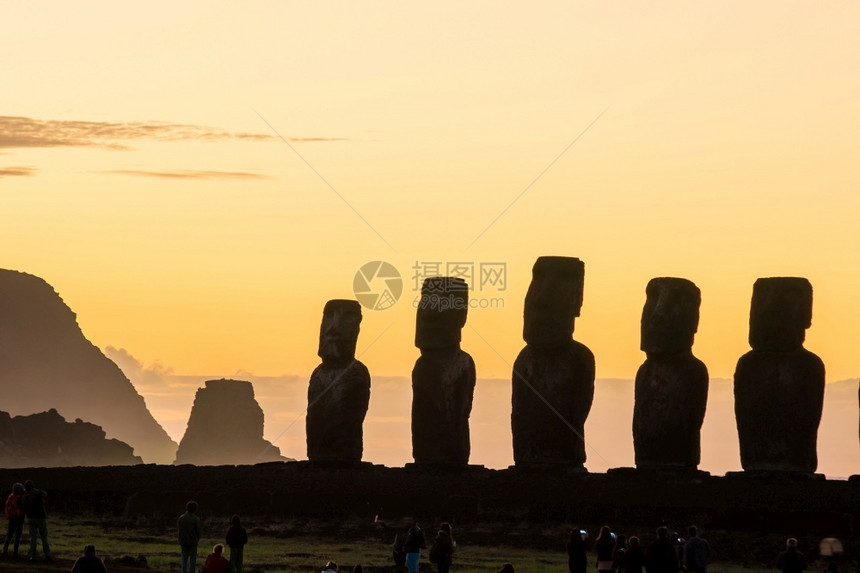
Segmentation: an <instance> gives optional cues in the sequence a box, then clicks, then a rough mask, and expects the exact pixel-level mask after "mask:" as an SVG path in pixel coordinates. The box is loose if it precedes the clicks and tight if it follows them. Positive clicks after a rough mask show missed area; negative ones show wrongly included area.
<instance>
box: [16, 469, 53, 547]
mask: <svg viewBox="0 0 860 573" xmlns="http://www.w3.org/2000/svg"><path fill="white" fill-rule="evenodd" d="M46 497H48V494H47V493H45V492H44V491H43V490H41V489H36V486H35V485H33V481H32V480H27V481H25V482H24V496H23V497H22V498H21V501H22V502H23V503H24V514H25V515H26V516H27V525H28V526H29V528H30V561H34V560H35V559H36V543H37V540H38V539H39V538H41V539H42V552H43V553H44V554H45V561H53V560H54V558H53V557H52V556H51V546H50V545H49V544H48V521H47V515H46V514H45V498H46Z"/></svg>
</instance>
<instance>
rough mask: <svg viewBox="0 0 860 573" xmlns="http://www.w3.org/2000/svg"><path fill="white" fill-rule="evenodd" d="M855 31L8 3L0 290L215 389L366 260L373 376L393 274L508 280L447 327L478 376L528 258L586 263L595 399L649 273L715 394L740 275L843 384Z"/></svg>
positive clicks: (817, 17)
mask: <svg viewBox="0 0 860 573" xmlns="http://www.w3.org/2000/svg"><path fill="white" fill-rule="evenodd" d="M858 27H860V4H858V3H855V2H830V3H808V2H804V3H801V2H769V1H768V2H757V3H748V2H736V1H731V2H720V3H708V4H691V3H688V2H663V1H658V2H649V3H638V4H637V3H602V2H594V3H583V2H544V3H539V4H534V3H525V2H519V3H514V4H512V5H504V4H502V3H498V2H488V1H487V2H433V3H413V2H393V1H388V2H384V1H383V2H315V3H297V2H254V3H247V4H245V3H242V4H240V3H232V2H205V3H204V2H189V3H178V4H177V3H173V2H171V3H167V2H152V3H147V4H146V5H145V6H143V5H141V6H139V7H137V8H133V7H131V6H129V5H127V4H123V3H115V2H84V3H74V4H70V3H65V2H33V3H25V2H10V3H5V4H4V5H3V6H2V8H0V54H2V55H0V62H2V66H0V70H2V81H0V205H2V211H0V245H2V248H0V267H3V268H8V269H15V270H19V271H25V272H28V273H31V274H35V275H38V276H40V277H42V278H44V279H45V280H46V281H48V282H49V283H50V284H51V285H52V286H53V287H54V288H55V289H56V290H57V291H58V292H59V293H60V295H61V296H62V297H63V299H64V300H65V301H66V303H67V304H68V305H69V306H70V307H71V308H72V309H73V310H74V311H75V312H76V313H77V315H78V322H79V324H80V325H81V328H82V329H83V332H84V333H85V335H86V336H87V337H88V338H89V339H90V340H91V341H92V342H93V343H94V344H96V345H97V346H99V347H100V348H103V349H104V348H107V347H108V346H111V347H114V348H118V349H119V348H121V349H124V350H125V351H126V352H128V353H129V354H130V355H131V356H133V357H135V358H136V359H137V360H139V361H140V362H141V363H142V364H143V365H144V366H147V367H150V366H153V365H157V366H158V368H161V369H164V370H167V371H171V372H172V373H174V374H176V375H210V376H219V377H220V376H227V377H229V376H233V375H235V374H236V373H241V372H246V373H252V374H254V375H256V376H300V377H304V376H307V375H309V373H310V372H311V370H312V369H313V368H314V366H315V365H316V364H317V363H318V362H319V359H318V357H317V356H316V351H317V337H318V333H319V323H320V318H321V316H322V308H323V305H324V304H325V302H326V301H327V300H328V299H332V298H352V297H353V292H352V285H353V277H354V274H355V273H356V271H357V270H358V269H359V267H361V265H363V264H364V263H366V262H368V261H375V260H384V261H388V262H390V263H392V264H393V265H394V266H395V267H396V268H397V269H398V270H399V271H400V273H401V274H402V275H403V279H404V292H403V295H402V297H401V299H400V300H399V301H398V303H397V304H396V305H395V306H394V307H393V308H391V309H389V310H383V311H370V310H365V312H364V321H363V323H362V331H361V336H360V338H359V343H358V353H359V355H360V357H361V360H362V361H363V362H364V363H365V364H367V366H368V368H369V369H370V371H371V373H372V374H373V375H378V376H391V377H403V376H408V375H409V372H410V371H411V368H412V365H413V363H414V361H415V359H416V358H417V356H418V351H417V349H415V347H414V345H413V336H414V321H415V310H414V307H413V304H412V303H413V300H414V297H415V295H416V292H415V290H414V282H415V281H414V275H415V272H414V271H413V267H414V266H415V265H416V262H417V263H418V266H419V267H421V268H422V269H423V268H424V267H425V263H439V264H441V265H442V267H443V268H444V266H445V265H446V264H448V263H468V264H472V265H474V266H475V269H476V272H478V271H477V269H478V268H479V267H480V265H481V263H503V264H504V265H505V270H506V279H507V282H506V284H505V287H504V289H503V290H502V288H501V286H500V285H495V286H493V285H485V286H486V288H485V289H484V290H480V289H478V288H476V289H475V291H474V292H473V296H474V297H475V298H476V300H477V301H478V303H477V304H481V303H480V301H481V300H489V299H494V302H493V305H494V308H483V309H482V308H476V309H473V310H472V311H470V314H469V319H468V323H467V326H466V328H465V329H464V331H463V344H462V346H463V349H464V350H466V351H467V352H469V353H470V354H471V355H472V356H473V357H474V359H475V362H476V366H477V371H478V377H479V378H483V379H489V378H501V379H504V378H509V377H510V371H511V367H510V365H511V364H512V363H513V360H514V358H515V357H516V355H517V353H518V352H519V350H520V349H521V348H522V346H523V344H524V343H523V341H522V336H521V335H522V309H523V298H524V296H525V292H526V289H527V287H528V283H529V280H530V275H531V266H532V264H533V262H534V260H535V259H536V258H537V257H538V256H541V255H565V256H575V257H579V258H581V259H583V260H584V261H585V265H586V285H585V300H584V305H583V308H582V315H581V317H580V318H579V319H578V320H577V324H576V333H575V338H576V339H577V340H580V341H581V342H583V343H584V344H586V345H587V346H589V347H590V348H591V349H592V351H593V352H594V354H595V357H596V362H597V375H598V377H601V378H619V379H632V378H633V377H634V376H635V373H636V369H637V368H638V366H639V365H640V364H641V362H642V361H643V359H644V355H643V354H642V353H641V352H640V350H639V318H640V314H641V310H642V304H643V302H644V300H645V285H646V283H647V282H648V280H649V279H650V278H652V277H656V276H678V277H685V278H688V279H690V280H692V281H694V282H695V283H696V284H697V285H698V286H699V287H700V289H701V291H702V306H701V322H700V327H699V333H698V335H697V337H696V344H695V346H694V352H695V354H696V355H697V356H698V357H699V358H701V359H702V360H703V361H704V362H705V363H706V364H707V366H708V368H709V370H710V373H711V375H712V376H714V377H721V378H731V376H732V373H733V371H734V366H735V363H736V361H737V359H738V357H739V356H741V355H742V354H743V353H744V352H746V351H747V350H748V349H749V346H748V344H747V329H748V317H749V303H750V297H751V293H752V284H753V282H754V281H755V279H756V278H758V277H766V276H803V277H807V278H808V279H809V280H810V281H811V282H812V285H813V288H814V292H815V302H814V307H813V323H812V327H811V328H810V330H809V331H808V334H807V344H806V347H807V348H808V349H810V350H812V351H813V352H815V353H817V354H818V355H819V356H821V358H822V359H823V360H824V362H825V365H826V368H827V380H828V381H831V382H832V381H838V380H844V379H846V378H853V377H857V376H858V373H860V357H858V356H860V355H858V352H857V348H858V345H860V249H858V230H857V229H858V223H857V214H858V213H860V172H858V151H860V139H858V134H860V104H858V102H860V74H858V73H857V72H858V70H860V41H858V40H857V33H856V32H857V29H858ZM475 286H476V287H478V286H479V285H477V284H476V285H475ZM487 304H489V303H487ZM189 400H190V397H189ZM852 432H856V430H854V429H852Z"/></svg>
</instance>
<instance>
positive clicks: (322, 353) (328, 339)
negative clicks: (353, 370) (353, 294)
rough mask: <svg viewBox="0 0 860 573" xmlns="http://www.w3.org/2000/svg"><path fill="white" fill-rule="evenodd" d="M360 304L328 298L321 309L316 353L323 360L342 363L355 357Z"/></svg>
mask: <svg viewBox="0 0 860 573" xmlns="http://www.w3.org/2000/svg"><path fill="white" fill-rule="evenodd" d="M360 325H361V305H360V304H359V303H358V302H357V301H354V300H330V301H328V302H327V303H325V308H324V309H323V318H322V325H321V326H320V346H319V351H318V352H317V354H318V355H319V357H320V358H322V360H323V362H326V363H331V364H342V363H345V362H348V361H350V360H352V359H353V358H354V357H355V345H356V343H357V342H358V329H359V327H360Z"/></svg>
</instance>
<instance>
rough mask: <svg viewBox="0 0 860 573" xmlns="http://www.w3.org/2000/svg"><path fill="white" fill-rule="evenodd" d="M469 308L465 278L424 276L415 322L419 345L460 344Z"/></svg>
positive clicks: (427, 348)
mask: <svg viewBox="0 0 860 573" xmlns="http://www.w3.org/2000/svg"><path fill="white" fill-rule="evenodd" d="M468 308H469V285H468V284H466V281H464V280H463V279H461V278H456V277H430V278H427V279H424V284H423V285H421V300H420V301H419V302H418V317H417V320H416V324H415V346H417V347H418V348H420V349H421V350H430V349H433V348H449V347H452V346H458V345H459V344H460V331H461V330H462V328H463V327H464V326H465V325H466V313H467V311H468Z"/></svg>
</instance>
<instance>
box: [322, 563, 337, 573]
mask: <svg viewBox="0 0 860 573" xmlns="http://www.w3.org/2000/svg"><path fill="white" fill-rule="evenodd" d="M322 573H337V563H335V562H334V561H329V562H327V563H326V564H325V565H324V566H323V570H322Z"/></svg>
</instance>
